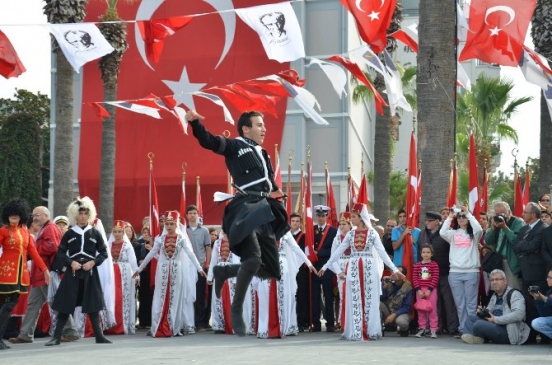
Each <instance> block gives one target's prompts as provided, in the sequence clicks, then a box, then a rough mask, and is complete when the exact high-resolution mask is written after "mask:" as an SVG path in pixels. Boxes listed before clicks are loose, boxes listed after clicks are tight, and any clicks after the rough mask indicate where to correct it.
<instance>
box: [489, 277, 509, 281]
mask: <svg viewBox="0 0 552 365" xmlns="http://www.w3.org/2000/svg"><path fill="white" fill-rule="evenodd" d="M502 280H506V279H504V278H498V279H491V280H490V281H502Z"/></svg>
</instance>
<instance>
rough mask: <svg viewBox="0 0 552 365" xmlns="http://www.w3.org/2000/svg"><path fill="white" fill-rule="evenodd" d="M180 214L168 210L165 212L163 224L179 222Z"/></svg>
mask: <svg viewBox="0 0 552 365" xmlns="http://www.w3.org/2000/svg"><path fill="white" fill-rule="evenodd" d="M179 220H180V213H178V211H176V210H168V211H166V212H165V223H167V222H177V223H178V222H179Z"/></svg>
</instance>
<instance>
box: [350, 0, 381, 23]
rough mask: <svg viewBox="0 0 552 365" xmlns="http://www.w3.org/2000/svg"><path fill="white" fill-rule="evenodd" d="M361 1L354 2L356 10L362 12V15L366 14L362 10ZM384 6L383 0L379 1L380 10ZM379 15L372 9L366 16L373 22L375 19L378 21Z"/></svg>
mask: <svg viewBox="0 0 552 365" xmlns="http://www.w3.org/2000/svg"><path fill="white" fill-rule="evenodd" d="M362 1H363V0H355V6H356V7H357V9H358V10H360V11H362V12H363V13H366V12H365V11H364V10H362ZM384 5H385V0H381V5H380V9H381V8H383V6H384ZM379 15H380V12H376V11H374V10H373V9H372V12H371V13H370V14H368V17H369V18H370V20H371V21H374V20H376V19H378V20H379Z"/></svg>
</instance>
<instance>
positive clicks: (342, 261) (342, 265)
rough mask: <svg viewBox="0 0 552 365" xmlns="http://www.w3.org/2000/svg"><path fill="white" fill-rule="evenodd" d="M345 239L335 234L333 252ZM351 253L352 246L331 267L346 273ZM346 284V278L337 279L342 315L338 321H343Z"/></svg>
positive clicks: (335, 271) (336, 271)
mask: <svg viewBox="0 0 552 365" xmlns="http://www.w3.org/2000/svg"><path fill="white" fill-rule="evenodd" d="M344 239H345V235H343V234H338V235H336V236H335V238H334V241H333V243H332V253H333V252H334V251H335V250H336V249H337V248H338V247H339V245H340V244H341V242H343V240H344ZM350 255H351V248H350V247H348V248H347V249H346V250H345V252H343V254H342V255H341V256H340V257H339V260H338V261H336V262H334V263H333V264H332V267H330V270H332V271H333V272H334V273H335V274H336V275H337V274H339V273H345V270H346V268H347V264H348V263H349V256H350ZM344 284H345V280H344V279H340V278H338V279H337V289H338V290H339V313H340V316H339V317H338V322H340V323H341V322H343V316H344V311H343V287H344ZM341 328H343V325H341Z"/></svg>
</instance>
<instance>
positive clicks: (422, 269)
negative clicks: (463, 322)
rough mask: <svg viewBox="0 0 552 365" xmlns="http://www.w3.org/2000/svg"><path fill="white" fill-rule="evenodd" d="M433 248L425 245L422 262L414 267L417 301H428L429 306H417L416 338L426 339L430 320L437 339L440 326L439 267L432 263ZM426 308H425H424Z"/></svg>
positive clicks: (413, 279) (430, 326)
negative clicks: (438, 306)
mask: <svg viewBox="0 0 552 365" xmlns="http://www.w3.org/2000/svg"><path fill="white" fill-rule="evenodd" d="M433 253H434V251H433V247H431V246H430V245H424V246H423V247H422V251H421V256H422V261H420V262H417V263H416V264H415V265H414V271H413V274H412V281H413V284H414V285H413V286H414V290H415V291H416V301H420V300H423V299H425V300H427V301H429V305H428V306H423V305H419V306H418V305H417V306H415V307H416V308H417V311H418V327H419V331H418V333H417V334H416V337H418V338H421V337H424V336H425V335H426V334H428V333H427V331H426V328H427V324H428V323H427V321H428V319H429V329H430V331H431V338H437V329H438V326H439V318H438V315H437V287H438V286H439V266H438V265H437V262H435V261H432V260H431V258H432V257H433ZM424 307H425V308H424Z"/></svg>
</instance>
